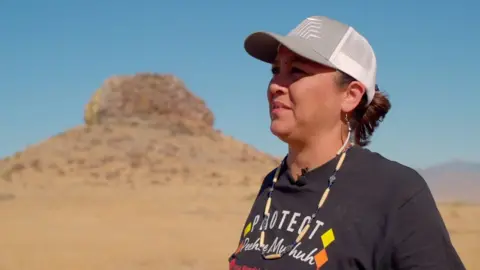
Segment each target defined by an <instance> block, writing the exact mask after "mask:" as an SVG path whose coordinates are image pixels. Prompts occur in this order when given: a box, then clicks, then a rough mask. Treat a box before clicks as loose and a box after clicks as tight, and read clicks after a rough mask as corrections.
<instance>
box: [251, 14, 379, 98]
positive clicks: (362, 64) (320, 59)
mask: <svg viewBox="0 0 480 270" xmlns="http://www.w3.org/2000/svg"><path fill="white" fill-rule="evenodd" d="M279 45H283V46H285V47H287V48H288V49H290V50H291V51H292V52H294V53H296V54H298V55H300V56H302V57H304V58H306V59H308V60H310V61H313V62H316V63H319V64H322V65H325V66H328V67H331V68H334V69H337V70H340V71H343V72H344V73H346V74H348V75H350V76H352V77H353V78H354V79H356V80H357V81H359V82H361V83H363V84H364V85H365V87H366V93H367V99H368V102H367V105H368V104H370V102H371V101H372V99H373V96H374V95H375V84H376V72H377V60H376V58H375V53H374V51H373V48H372V47H371V46H370V44H369V43H368V40H367V39H366V38H365V37H363V36H362V35H361V34H360V33H358V32H357V31H356V30H355V29H353V27H351V26H349V25H346V24H344V23H341V22H339V21H336V20H333V19H330V18H328V17H325V16H312V17H308V18H307V19H305V20H303V21H302V22H301V23H300V24H299V25H298V26H297V27H295V28H294V29H293V30H292V31H290V33H288V34H287V35H286V36H283V35H280V34H277V33H272V32H255V33H252V34H250V35H249V36H248V37H247V38H246V39H245V44H244V46H245V50H246V51H247V52H248V54H250V55H251V56H253V57H254V58H256V59H259V60H261V61H264V62H266V63H270V64H272V63H273V62H274V60H275V57H276V55H277V50H278V47H279Z"/></svg>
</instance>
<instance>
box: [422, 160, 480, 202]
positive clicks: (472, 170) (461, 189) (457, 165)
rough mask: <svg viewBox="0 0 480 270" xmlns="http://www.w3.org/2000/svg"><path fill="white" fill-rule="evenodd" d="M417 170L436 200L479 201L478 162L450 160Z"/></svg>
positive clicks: (479, 175)
mask: <svg viewBox="0 0 480 270" xmlns="http://www.w3.org/2000/svg"><path fill="white" fill-rule="evenodd" d="M417 171H418V172H419V173H420V174H421V175H422V176H423V177H424V178H425V180H426V181H427V183H428V185H429V187H430V189H431V190H432V193H433V195H434V196H435V198H436V199H437V200H438V201H442V202H452V201H455V202H469V203H480V163H475V162H470V161H462V160H452V161H449V162H444V163H441V164H437V165H434V166H431V167H428V168H425V169H417Z"/></svg>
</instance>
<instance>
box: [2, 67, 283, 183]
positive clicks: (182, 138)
mask: <svg viewBox="0 0 480 270" xmlns="http://www.w3.org/2000/svg"><path fill="white" fill-rule="evenodd" d="M84 119H85V124H84V125H80V126H77V127H74V128H72V129H70V130H67V131H65V132H63V133H60V134H57V135H55V136H53V137H51V138H49V139H47V140H45V141H43V142H40V143H38V144H36V145H33V146H30V147H28V148H26V149H25V150H24V151H21V152H18V153H16V154H15V155H13V156H10V157H7V158H4V159H3V160H0V183H1V184H2V185H7V186H8V185H14V186H17V185H23V186H24V187H45V185H47V184H48V185H50V184H76V185H83V184H86V185H103V186H116V185H131V186H133V187H139V186H142V185H166V184H174V183H177V184H184V183H190V184H201V185H215V186H218V185H249V184H251V183H254V184H255V185H258V184H259V181H261V179H262V177H263V176H264V175H265V174H266V173H267V172H268V171H269V170H271V169H272V168H273V167H275V166H276V165H277V164H278V163H279V160H278V159H277V158H275V157H273V156H270V155H268V154H266V153H262V152H260V151H258V150H257V149H255V148H253V147H252V146H249V145H247V144H245V143H242V142H240V141H238V140H235V139H234V138H232V137H230V136H226V135H224V134H222V133H221V132H220V131H218V130H215V129H214V119H215V117H214V115H213V113H212V112H211V111H210V109H209V108H208V107H207V106H206V104H205V102H204V101H203V100H202V99H200V98H199V97H197V96H196V95H194V94H193V93H192V92H191V91H189V90H188V89H187V87H186V86H185V84H184V83H183V82H182V81H181V80H180V79H179V78H177V77H176V76H174V75H168V74H152V73H139V74H135V75H128V76H114V77H111V78H108V79H107V80H105V82H104V83H103V85H102V86H101V87H100V88H99V89H98V90H97V91H96V92H95V93H94V94H93V95H92V98H91V100H90V101H89V102H88V104H87V105H86V106H85V117H84Z"/></svg>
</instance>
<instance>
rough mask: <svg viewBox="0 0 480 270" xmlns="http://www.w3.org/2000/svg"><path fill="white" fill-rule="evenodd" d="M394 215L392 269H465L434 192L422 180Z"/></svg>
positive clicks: (421, 179)
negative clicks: (433, 194)
mask: <svg viewBox="0 0 480 270" xmlns="http://www.w3.org/2000/svg"><path fill="white" fill-rule="evenodd" d="M417 177H418V178H420V179H418V180H419V181H418V182H417V183H422V184H421V185H420V186H417V188H416V191H414V192H412V193H413V195H411V196H409V197H408V198H407V200H406V201H403V203H401V205H400V206H399V207H398V208H397V210H396V213H394V221H393V223H394V227H395V229H394V231H393V254H392V263H393V269H396V270H400V269H401V270H405V269H409V270H413V269H415V270H417V269H418V270H420V269H421V270H427V269H432V270H433V269H435V270H447V269H448V270H463V269H465V266H464V265H463V263H462V261H461V259H460V258H459V256H458V254H457V252H456V250H455V248H454V246H453V244H452V242H451V240H450V236H449V233H448V231H447V228H446V226H445V223H444V221H443V219H442V217H441V215H440V212H439V210H438V208H437V205H436V203H435V200H434V198H433V196H432V193H431V191H430V189H429V187H428V185H427V184H426V183H425V181H424V180H423V178H421V177H420V176H417Z"/></svg>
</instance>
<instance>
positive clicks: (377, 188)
mask: <svg viewBox="0 0 480 270" xmlns="http://www.w3.org/2000/svg"><path fill="white" fill-rule="evenodd" d="M346 162H347V161H346ZM349 165H350V166H349V172H350V174H352V175H357V176H359V177H361V178H362V180H363V181H362V182H363V183H364V184H365V185H368V186H369V188H370V189H371V190H372V191H374V192H381V193H383V195H385V196H391V199H396V200H400V201H405V200H408V199H409V198H411V197H412V196H414V195H415V194H416V193H418V192H421V191H423V190H424V189H428V188H429V187H428V184H427V182H426V181H425V179H424V178H423V176H422V175H420V173H419V172H418V171H417V170H416V169H414V168H413V167H410V166H408V165H405V164H403V163H400V162H398V161H395V160H392V159H389V158H387V157H385V156H384V155H382V154H381V153H378V152H374V151H371V150H369V149H366V148H356V149H355V151H354V152H353V154H352V155H351V160H350V162H349Z"/></svg>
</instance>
